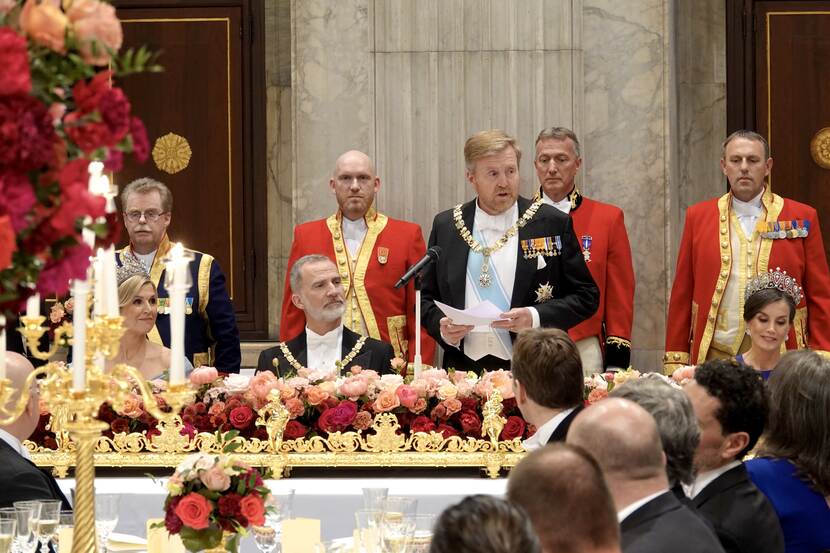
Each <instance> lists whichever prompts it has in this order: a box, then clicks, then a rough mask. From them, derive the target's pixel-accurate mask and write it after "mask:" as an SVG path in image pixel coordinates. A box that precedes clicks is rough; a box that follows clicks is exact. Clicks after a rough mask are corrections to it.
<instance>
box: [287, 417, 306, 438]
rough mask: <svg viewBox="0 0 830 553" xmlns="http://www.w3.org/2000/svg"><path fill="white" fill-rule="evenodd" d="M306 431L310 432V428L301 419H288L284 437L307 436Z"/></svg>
mask: <svg viewBox="0 0 830 553" xmlns="http://www.w3.org/2000/svg"><path fill="white" fill-rule="evenodd" d="M306 432H308V428H307V427H306V426H305V425H304V424H303V423H301V422H299V421H288V424H286V425H285V431H283V433H282V437H283V439H284V440H296V439H298V438H302V437H303V436H305V435H306Z"/></svg>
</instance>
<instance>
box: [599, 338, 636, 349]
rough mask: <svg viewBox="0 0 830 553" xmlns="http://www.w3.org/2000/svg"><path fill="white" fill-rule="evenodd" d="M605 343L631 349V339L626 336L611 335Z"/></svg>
mask: <svg viewBox="0 0 830 553" xmlns="http://www.w3.org/2000/svg"><path fill="white" fill-rule="evenodd" d="M605 343H606V344H609V345H612V346H618V347H621V348H628V349H631V340H626V339H625V338H620V337H619V336H609V337H608V338H606V339H605Z"/></svg>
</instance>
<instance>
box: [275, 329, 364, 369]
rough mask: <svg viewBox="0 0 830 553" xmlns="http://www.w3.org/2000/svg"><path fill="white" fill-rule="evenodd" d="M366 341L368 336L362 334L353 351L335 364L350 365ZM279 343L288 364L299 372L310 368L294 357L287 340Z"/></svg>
mask: <svg viewBox="0 0 830 553" xmlns="http://www.w3.org/2000/svg"><path fill="white" fill-rule="evenodd" d="M365 343H366V336H361V337H360V338H359V339H358V341H357V343H356V344H355V345H354V347H353V348H352V351H350V352H349V354H348V355H346V357H344V358H343V359H341V360H339V361H335V362H334V364H335V365H336V366H337V369H338V370H340V369H342V368H343V367H345V366H346V365H348V364H349V363H351V362H352V360H353V359H354V358H355V357H357V354H358V353H360V350H361V349H363V344H365ZM277 345H278V346H279V348H280V351H282V354H283V356H284V357H285V360H286V361H288V364H289V365H291V366H292V367H293V368H294V370H295V371H298V372H299V371H300V369H307V368H308V367H303V366H302V365H301V364H300V362H299V361H297V358H296V357H294V354H293V353H291V350H289V349H288V346H287V345H286V344H285V342H280V343H279V344H277Z"/></svg>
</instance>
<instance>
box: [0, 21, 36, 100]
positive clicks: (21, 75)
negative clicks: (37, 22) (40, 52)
mask: <svg viewBox="0 0 830 553" xmlns="http://www.w3.org/2000/svg"><path fill="white" fill-rule="evenodd" d="M0 67H2V68H3V71H2V73H0V96H9V95H12V94H29V92H31V91H32V79H31V76H30V75H29V54H28V52H27V50H26V39H25V38H23V37H22V36H20V35H19V34H17V33H16V32H14V31H12V30H11V28H9V27H2V28H0Z"/></svg>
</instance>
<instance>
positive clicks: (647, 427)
mask: <svg viewBox="0 0 830 553" xmlns="http://www.w3.org/2000/svg"><path fill="white" fill-rule="evenodd" d="M567 442H568V443H570V444H574V445H578V446H580V447H582V448H584V449H585V450H587V451H588V453H590V454H591V455H593V456H594V458H595V459H596V460H597V462H598V463H599V465H600V467H602V471H603V472H604V473H605V476H606V478H608V479H614V478H619V479H626V480H642V479H648V478H654V477H656V476H659V475H663V476H664V477H665V458H664V457H663V450H662V446H661V442H660V434H659V433H658V432H657V424H656V422H655V421H654V418H653V417H652V416H651V415H650V414H649V413H648V412H647V411H646V410H645V409H643V408H642V407H640V406H639V405H637V404H636V403H634V402H632V401H629V400H627V399H618V398H608V399H605V400H603V401H600V402H598V403H595V404H594V405H592V406H591V407H589V408H587V409H585V411H583V412H582V413H580V414H579V416H577V417H576V419H575V420H574V422H573V424H572V425H571V428H570V430H569V431H568V438H567Z"/></svg>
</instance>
